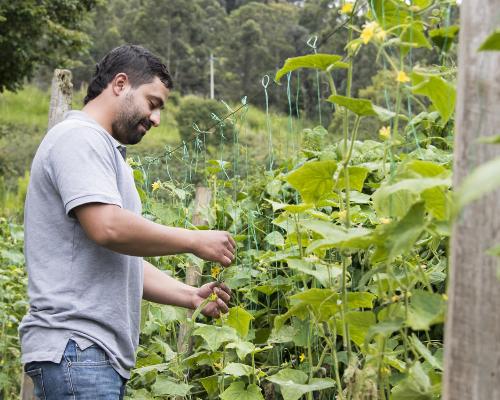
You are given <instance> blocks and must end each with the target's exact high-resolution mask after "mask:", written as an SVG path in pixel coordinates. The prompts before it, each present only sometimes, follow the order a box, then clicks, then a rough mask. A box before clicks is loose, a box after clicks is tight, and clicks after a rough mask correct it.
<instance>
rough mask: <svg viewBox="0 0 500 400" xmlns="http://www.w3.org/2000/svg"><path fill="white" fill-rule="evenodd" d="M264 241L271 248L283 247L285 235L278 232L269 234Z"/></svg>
mask: <svg viewBox="0 0 500 400" xmlns="http://www.w3.org/2000/svg"><path fill="white" fill-rule="evenodd" d="M264 240H265V241H266V242H267V243H269V244H270V245H271V246H276V247H283V246H284V245H285V239H284V238H283V235H282V234H281V233H279V232H277V231H274V232H271V233H269V234H268V235H267V236H266V237H265V238H264Z"/></svg>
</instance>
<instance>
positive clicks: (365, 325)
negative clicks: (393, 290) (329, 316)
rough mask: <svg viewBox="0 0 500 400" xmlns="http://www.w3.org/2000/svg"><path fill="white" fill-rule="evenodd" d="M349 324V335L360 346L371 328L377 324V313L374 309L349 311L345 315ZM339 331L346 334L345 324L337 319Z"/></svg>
mask: <svg viewBox="0 0 500 400" xmlns="http://www.w3.org/2000/svg"><path fill="white" fill-rule="evenodd" d="M344 318H345V321H346V322H347V324H348V325H349V337H350V338H351V340H352V341H353V342H354V343H356V344H357V345H358V346H360V347H361V346H362V345H363V344H364V343H365V339H366V336H367V335H368V332H369V330H370V328H371V327H372V326H373V325H375V324H376V322H377V321H376V319H375V314H374V313H373V312H372V311H349V312H348V313H346V314H345V316H344ZM336 323H337V332H338V334H339V335H342V336H344V324H343V323H342V320H340V319H337V320H336Z"/></svg>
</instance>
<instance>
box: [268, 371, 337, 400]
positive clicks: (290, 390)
mask: <svg viewBox="0 0 500 400" xmlns="http://www.w3.org/2000/svg"><path fill="white" fill-rule="evenodd" d="M267 379H268V380H269V381H270V382H273V383H275V384H277V385H278V386H279V387H280V389H281V394H282V395H283V399H284V400H298V399H300V398H301V397H302V396H303V395H304V394H306V393H309V392H313V391H317V390H324V389H328V388H331V387H334V386H335V381H334V380H333V379H328V378H325V379H319V378H312V379H311V381H310V382H309V383H308V384H306V382H307V375H306V374H305V373H304V372H302V371H299V370H296V369H290V368H285V369H282V370H281V371H279V372H278V373H277V374H275V375H272V376H270V377H268V378H267Z"/></svg>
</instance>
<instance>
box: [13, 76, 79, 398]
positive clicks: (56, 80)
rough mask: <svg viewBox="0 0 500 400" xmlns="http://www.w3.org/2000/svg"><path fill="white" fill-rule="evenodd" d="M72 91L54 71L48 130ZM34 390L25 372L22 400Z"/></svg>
mask: <svg viewBox="0 0 500 400" xmlns="http://www.w3.org/2000/svg"><path fill="white" fill-rule="evenodd" d="M72 89H73V85H72V83H71V71H69V70H67V69H56V70H54V76H53V78H52V89H51V94H50V106H49V124H48V129H47V130H49V129H50V128H52V127H53V126H54V125H56V124H57V123H59V122H61V121H62V119H63V116H64V114H65V113H66V112H68V111H69V110H71V101H72ZM33 389H34V387H33V382H32V381H31V378H30V377H29V376H28V375H26V374H25V373H24V371H23V372H22V376H21V396H20V397H21V400H36V397H35V395H34V393H33Z"/></svg>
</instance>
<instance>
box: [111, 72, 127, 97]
mask: <svg viewBox="0 0 500 400" xmlns="http://www.w3.org/2000/svg"><path fill="white" fill-rule="evenodd" d="M128 85H129V80H128V76H127V74H126V73H125V72H120V73H119V74H116V75H115V77H114V78H113V80H112V81H111V90H112V92H113V94H114V95H115V96H120V95H122V94H123V93H124V92H125V89H126V88H127V86H128Z"/></svg>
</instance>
